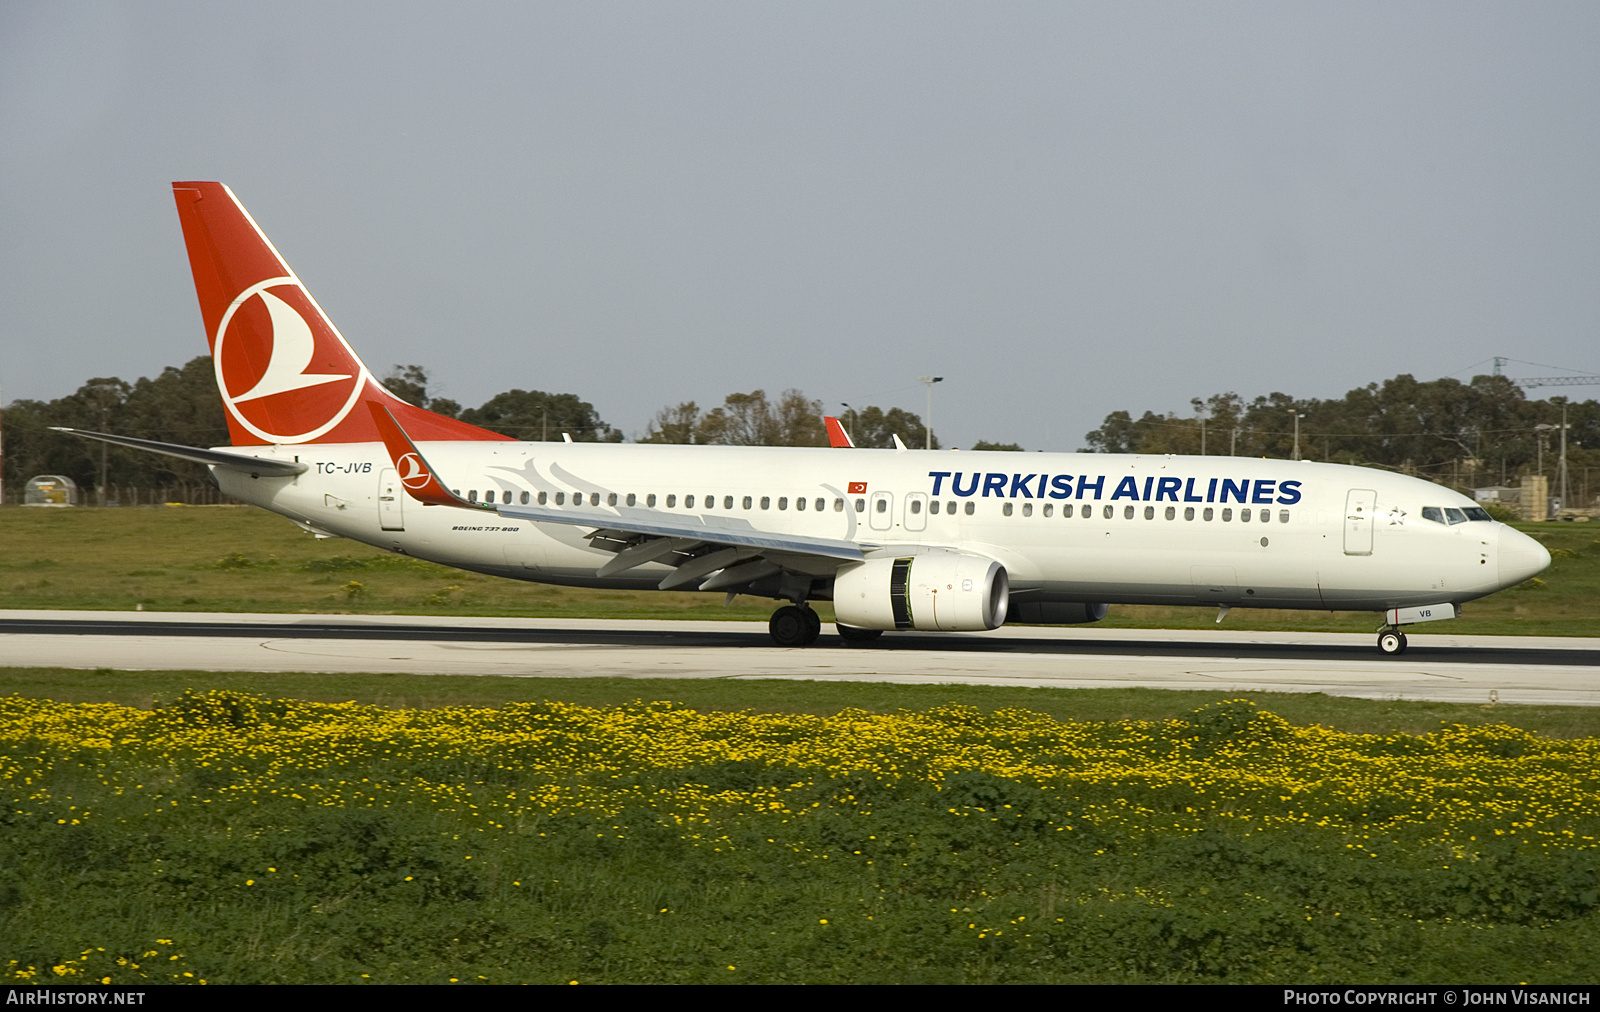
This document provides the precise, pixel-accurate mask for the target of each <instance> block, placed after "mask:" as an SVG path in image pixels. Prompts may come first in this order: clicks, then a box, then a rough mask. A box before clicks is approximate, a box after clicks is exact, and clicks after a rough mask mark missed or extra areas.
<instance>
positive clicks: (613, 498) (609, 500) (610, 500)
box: [595, 492, 617, 506]
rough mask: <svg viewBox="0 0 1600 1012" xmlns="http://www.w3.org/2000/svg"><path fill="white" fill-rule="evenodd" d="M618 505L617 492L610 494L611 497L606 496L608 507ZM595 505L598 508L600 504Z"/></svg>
mask: <svg viewBox="0 0 1600 1012" xmlns="http://www.w3.org/2000/svg"><path fill="white" fill-rule="evenodd" d="M616 504H617V494H616V493H615V492H612V493H610V494H609V495H607V496H606V505H607V506H615V505H616ZM595 505H597V506H598V505H599V503H596V504H595Z"/></svg>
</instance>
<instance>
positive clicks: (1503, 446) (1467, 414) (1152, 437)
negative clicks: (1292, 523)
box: [1084, 375, 1600, 506]
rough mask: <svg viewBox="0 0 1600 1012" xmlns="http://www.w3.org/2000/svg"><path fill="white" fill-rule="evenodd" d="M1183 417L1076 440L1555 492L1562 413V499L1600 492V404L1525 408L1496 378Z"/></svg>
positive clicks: (1209, 409)
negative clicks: (1526, 481) (1566, 492)
mask: <svg viewBox="0 0 1600 1012" xmlns="http://www.w3.org/2000/svg"><path fill="white" fill-rule="evenodd" d="M1190 407H1191V413H1189V414H1187V415H1179V414H1176V413H1173V412H1168V413H1165V414H1157V413H1156V412H1154V411H1145V412H1144V414H1143V415H1141V416H1139V417H1138V418H1135V417H1133V415H1132V414H1131V413H1130V412H1127V411H1113V412H1112V413H1111V414H1109V415H1107V416H1106V418H1105V421H1104V422H1102V423H1101V425H1100V427H1099V428H1097V429H1094V430H1093V431H1091V432H1089V433H1087V434H1085V436H1084V441H1085V443H1086V444H1087V448H1088V449H1089V450H1092V451H1095V452H1100V453H1182V454H1196V453H1207V454H1217V455H1232V456H1241V457H1279V458H1290V459H1292V458H1296V457H1301V458H1305V459H1310V460H1325V461H1332V462H1334V463H1340V464H1358V465H1366V466H1369V467H1380V468H1385V469H1388V470H1393V471H1399V472H1402V473H1406V474H1414V475H1417V476H1419V477H1423V478H1427V479H1428V480H1430V481H1436V482H1439V483H1441V484H1445V485H1452V486H1455V487H1457V488H1461V489H1470V488H1481V487H1485V486H1490V485H1508V484H1515V483H1516V482H1517V480H1518V479H1519V478H1521V477H1522V476H1524V475H1529V474H1544V475H1546V476H1547V477H1549V479H1550V490H1551V493H1552V494H1555V493H1556V491H1557V489H1558V488H1559V482H1560V474H1559V460H1560V447H1561V423H1562V409H1563V407H1564V408H1565V409H1566V423H1567V426H1568V430H1567V471H1568V483H1569V488H1570V490H1571V494H1570V496H1569V498H1570V499H1571V500H1572V504H1573V505H1574V506H1579V505H1585V504H1587V503H1588V502H1589V501H1590V499H1591V498H1592V495H1593V493H1594V492H1595V491H1597V490H1600V403H1596V402H1595V401H1593V400H1586V401H1571V400H1569V399H1567V398H1565V397H1551V398H1548V399H1545V400H1533V399H1531V398H1529V397H1528V396H1527V394H1526V393H1525V392H1524V391H1523V390H1522V388H1521V387H1519V386H1517V385H1516V383H1515V382H1513V381H1512V380H1510V379H1508V378H1506V377H1504V376H1476V377H1473V379H1472V380H1471V381H1470V382H1466V383H1463V382H1461V381H1460V380H1455V379H1438V380H1433V381H1431V382H1423V381H1419V380H1417V379H1416V378H1415V377H1413V376H1410V375H1400V376H1396V377H1394V378H1393V379H1389V380H1385V381H1383V382H1382V383H1370V384H1368V385H1367V386H1364V387H1359V388H1357V389H1355V390H1351V391H1350V392H1348V393H1347V394H1345V395H1344V396H1343V397H1341V398H1330V399H1327V400H1319V399H1316V398H1310V399H1299V398H1294V397H1291V396H1289V395H1288V394H1284V393H1271V394H1267V395H1265V396H1261V397H1256V398H1254V399H1253V400H1249V401H1246V400H1245V399H1244V398H1242V397H1240V396H1239V395H1238V394H1236V393H1222V394H1214V395H1212V396H1210V397H1205V398H1200V397H1196V398H1194V399H1193V400H1191V401H1190ZM1297 429H1298V444H1297V443H1296V431H1297ZM1591 447H1592V448H1593V449H1591Z"/></svg>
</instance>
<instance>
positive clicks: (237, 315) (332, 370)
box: [212, 277, 363, 443]
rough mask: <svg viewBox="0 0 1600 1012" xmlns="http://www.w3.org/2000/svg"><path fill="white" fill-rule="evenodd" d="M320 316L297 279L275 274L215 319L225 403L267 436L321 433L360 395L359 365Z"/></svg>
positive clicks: (283, 438) (285, 438) (296, 438)
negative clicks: (319, 331)
mask: <svg viewBox="0 0 1600 1012" xmlns="http://www.w3.org/2000/svg"><path fill="white" fill-rule="evenodd" d="M320 316H321V314H320V313H318V312H317V310H316V307H315V306H314V305H313V304H312V303H311V300H310V297H309V296H307V294H306V292H305V289H304V288H303V287H302V286H301V284H300V282H299V281H297V280H296V279H294V278H292V277H285V278H273V279H271V280H268V281H262V282H259V283H257V284H254V285H251V286H250V287H249V288H247V289H245V290H244V291H243V292H241V293H240V294H239V297H238V298H236V299H234V301H233V303H232V304H231V305H230V306H229V307H228V309H227V312H225V313H224V314H223V316H222V321H221V322H220V323H219V324H218V326H217V340H216V345H215V347H214V348H213V351H212V354H213V358H214V360H215V362H216V369H217V388H218V389H219V390H220V391H221V392H222V399H223V402H224V403H225V404H226V405H227V407H228V412H229V413H230V414H232V415H233V417H234V419H235V420H237V421H238V422H239V424H240V425H243V426H244V427H245V428H246V429H248V430H249V431H250V432H252V433H254V434H255V435H256V436H259V437H260V438H262V439H265V440H267V441H268V442H270V443H301V442H305V441H307V440H311V439H316V438H317V437H318V436H320V435H322V434H323V433H325V432H328V431H329V430H331V429H332V428H333V427H334V426H335V425H338V424H339V423H340V422H341V421H343V420H344V417H345V416H346V415H348V414H349V413H350V410H351V409H352V408H354V407H355V405H356V401H357V400H359V399H360V397H361V389H362V386H363V384H362V379H363V377H362V375H361V371H362V370H361V367H360V364H359V363H358V362H355V361H353V356H351V355H350V353H349V351H348V349H346V348H344V347H343V346H342V345H343V342H341V341H339V340H338V338H337V337H336V336H334V335H333V334H331V333H329V332H328V331H329V330H331V328H329V327H328V326H327V325H326V323H325V322H324V321H323V320H322V319H321V318H320ZM311 320H315V321H316V322H317V323H318V324H321V326H319V327H315V328H314V327H313V326H312V324H311V323H310V321H311ZM318 330H321V331H323V333H322V334H321V335H319V334H318V333H317V331H318ZM319 337H320V340H319Z"/></svg>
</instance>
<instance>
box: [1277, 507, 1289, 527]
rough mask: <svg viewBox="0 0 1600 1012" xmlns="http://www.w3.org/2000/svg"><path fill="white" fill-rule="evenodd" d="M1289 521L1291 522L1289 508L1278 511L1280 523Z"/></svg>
mask: <svg viewBox="0 0 1600 1012" xmlns="http://www.w3.org/2000/svg"><path fill="white" fill-rule="evenodd" d="M1288 522H1289V511H1288V510H1279V511H1278V523H1280V524H1286V523H1288Z"/></svg>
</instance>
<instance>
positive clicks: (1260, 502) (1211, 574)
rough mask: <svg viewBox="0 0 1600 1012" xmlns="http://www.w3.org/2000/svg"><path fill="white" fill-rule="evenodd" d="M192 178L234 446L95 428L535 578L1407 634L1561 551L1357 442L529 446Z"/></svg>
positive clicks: (904, 615) (180, 190)
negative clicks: (1129, 446) (1312, 447)
mask: <svg viewBox="0 0 1600 1012" xmlns="http://www.w3.org/2000/svg"><path fill="white" fill-rule="evenodd" d="M173 194H174V196H175V198H176V200H177V205H178V216H179V219H180V221H181V222H182V226H183V235H184V241H185V243H186V245H187V247H188V253H189V265H190V267H191V269H192V271H193V273H194V282H195V289H196V292H197V293H198V295H199V299H200V312H201V316H202V317H203V319H204V321H205V329H206V335H207V337H208V339H209V341H210V344H211V353H212V357H213V360H214V362H215V365H216V374H217V386H218V389H219V392H220V393H221V395H222V400H223V403H224V405H225V406H226V408H227V418H228V425H229V429H230V432H231V435H232V439H233V444H232V445H231V446H228V447H219V448H212V449H205V448H200V447H186V446H177V445H173V444H167V443H156V442H152V441H149V440H143V439H135V438H130V437H125V436H117V435H108V434H105V433H88V432H82V433H80V434H81V435H85V436H92V437H94V438H99V439H105V440H110V441H112V442H116V443H120V444H123V445H127V446H134V447H139V448H141V449H147V450H153V451H155V452H159V453H167V454H171V455H174V456H179V457H184V458H187V459H191V460H199V461H202V462H204V463H206V464H208V465H210V468H211V471H212V474H213V475H214V476H215V479H216V482H217V484H218V485H219V486H220V487H221V489H222V490H223V491H224V492H226V493H227V494H229V495H231V496H235V497H237V498H239V499H242V500H244V501H245V502H249V503H254V504H255V505H257V506H261V507H263V508H265V509H269V510H272V511H273V512H276V513H280V514H282V515H283V516H285V517H288V518H289V519H290V520H292V521H294V522H295V523H296V524H299V525H300V526H301V527H303V528H304V529H306V530H308V531H311V532H313V533H317V534H323V535H332V536H338V537H344V538H350V539H353V540H356V541H361V542H365V543H366V544H369V545H375V546H377V547H379V548H383V549H386V550H389V551H393V552H399V553H402V554H406V555H412V556H416V557H417V558H421V559H429V560H432V561H434V562H439V563H444V564H446V565H450V566H455V567H459V568H461V569H467V570H472V571H475V572H480V573H488V574H493V575H496V576H504V577H509V578H512V579H517V580H531V581H535V582H541V583H553V584H568V585H573V586H585V587H615V588H628V589H639V588H660V589H663V590H665V589H672V588H681V589H686V590H696V589H698V590H708V591H710V590H717V591H725V592H728V593H730V594H732V593H739V594H751V595H758V596H763V597H771V598H773V599H775V600H778V601H783V602H787V603H786V604H784V605H783V606H782V607H780V608H778V610H777V611H776V612H775V613H774V615H773V617H772V621H771V632H772V636H773V639H774V640H776V641H777V642H778V643H779V644H781V645H785V646H801V645H805V644H808V643H811V642H813V641H815V640H816V639H817V636H818V634H819V633H820V631H821V622H820V620H819V619H818V618H817V615H816V612H815V611H813V610H812V609H811V607H810V602H812V601H817V600H831V601H832V602H833V609H834V614H835V616H836V618H837V629H838V632H839V634H840V635H841V636H842V637H843V638H845V639H846V640H855V641H860V640H866V639H870V638H872V637H874V636H876V635H878V634H879V633H880V632H881V631H883V630H895V629H922V630H950V631H970V630H985V629H994V628H996V627H998V626H999V625H1000V624H1001V623H1003V622H1006V621H1008V620H1009V621H1020V622H1031V623H1041V624H1056V623H1074V622H1093V621H1096V620H1098V619H1099V618H1101V617H1102V616H1103V615H1104V614H1105V611H1106V606H1107V605H1108V604H1124V603H1126V604H1162V605H1201V606H1210V607H1215V608H1218V609H1219V612H1218V615H1219V620H1220V617H1221V615H1223V614H1226V612H1227V610H1228V609H1230V608H1237V607H1253V608H1298V609H1318V610H1335V609H1337V610H1358V611H1361V610H1364V611H1373V612H1381V613H1382V615H1383V618H1382V626H1381V628H1380V629H1379V637H1378V645H1379V648H1380V649H1381V650H1383V651H1384V652H1385V653H1390V654H1395V653H1399V652H1400V651H1402V650H1404V649H1405V645H1406V640H1405V636H1404V634H1403V632H1401V628H1402V627H1403V626H1406V625H1410V624H1413V623H1418V622H1426V621H1434V620H1438V619H1446V618H1454V617H1455V616H1456V615H1457V614H1458V613H1459V609H1460V607H1461V605H1462V603H1463V602H1466V601H1470V600H1472V599H1474V598H1478V597H1482V596H1484V595H1486V594H1492V593H1494V592H1495V591H1497V590H1500V589H1502V588H1504V587H1509V586H1513V585H1515V584H1518V583H1521V582H1522V581H1524V580H1526V579H1528V578H1529V577H1530V576H1533V575H1534V574H1535V573H1538V572H1540V571H1541V570H1543V569H1544V568H1545V567H1546V566H1548V565H1549V563H1550V555H1549V553H1548V552H1547V551H1545V549H1544V548H1543V547H1542V546H1541V545H1540V544H1539V543H1538V542H1537V541H1535V540H1534V539H1532V538H1530V537H1528V536H1527V535H1525V534H1523V533H1521V532H1519V531H1517V530H1514V529H1512V528H1511V527H1508V526H1506V525H1504V524H1500V523H1497V522H1495V521H1494V520H1493V519H1491V518H1490V516H1489V514H1488V513H1486V512H1484V510H1483V509H1481V508H1480V507H1478V506H1477V505H1476V504H1475V503H1474V502H1473V501H1472V500H1470V499H1467V498H1466V497H1464V496H1462V495H1460V494H1458V493H1456V492H1453V491H1451V490H1449V489H1446V488H1443V487H1441V486H1438V485H1434V484H1431V483H1429V482H1426V481H1422V480H1419V479H1417V478H1411V477H1406V476H1404V475H1397V474H1390V473H1386V472H1382V471H1377V470H1372V469H1369V468H1362V467H1351V466H1345V465H1339V464H1323V463H1312V462H1309V461H1284V460H1267V459H1260V460H1257V459H1250V458H1240V457H1179V456H1149V455H1107V454H1057V453H1032V454H1026V455H1019V454H1015V453H985V452H965V453H963V452H955V451H925V450H911V449H905V448H903V447H901V448H897V449H893V450H872V449H850V450H836V449H830V448H790V447H755V446H660V445H617V444H603V443H573V442H563V443H550V442H537V443H525V442H519V441H516V440H513V439H509V438H507V437H505V436H502V435H499V434H497V433H494V432H489V431H486V430H484V429H480V428H477V427H475V426H472V425H468V424H466V423H464V422H461V421H458V420H456V419H453V418H448V417H444V416H442V415H438V414H433V413H430V412H428V411H425V410H422V409H421V408H418V407H415V406H413V405H410V404H407V403H405V402H404V401H402V400H400V399H399V398H398V397H396V396H395V395H394V394H392V393H390V392H389V391H388V390H386V389H385V388H384V387H383V385H382V384H381V383H380V382H379V381H378V380H377V379H376V378H375V377H374V376H373V375H372V373H371V372H370V371H369V370H368V369H367V367H366V366H365V365H364V364H363V363H362V362H361V360H360V358H358V357H357V356H356V354H355V352H354V351H353V350H352V349H351V347H350V345H349V344H348V343H346V341H345V339H344V337H343V336H342V335H341V334H340V333H339V331H338V329H337V328H336V327H334V325H333V323H332V322H331V321H330V320H329V319H328V317H327V316H326V315H325V314H324V313H323V311H322V309H321V307H320V306H318V305H317V303H316V301H315V300H314V299H313V298H312V297H311V294H310V292H309V291H307V290H306V287H305V286H304V285H303V284H302V283H301V281H300V279H299V277H298V276H296V275H295V273H294V272H293V271H292V270H290V268H289V265H288V264H287V263H286V262H285V261H284V260H283V258H282V257H281V256H279V254H278V251H277V250H276V249H275V248H274V247H273V245H272V243H271V242H270V241H268V239H267V237H266V235H265V234H264V233H263V232H262V231H261V229H260V228H259V227H258V226H257V225H256V223H255V221H254V220H253V219H252V218H251V217H250V215H249V214H248V213H247V212H246V211H245V209H244V207H243V206H242V205H241V204H240V203H239V202H238V200H237V199H236V198H235V197H234V195H233V193H232V191H230V190H229V189H228V188H227V187H225V186H223V185H221V184H220V183H209V182H190V183H174V184H173ZM456 340H461V339H460V338H456ZM846 442H847V441H846Z"/></svg>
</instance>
